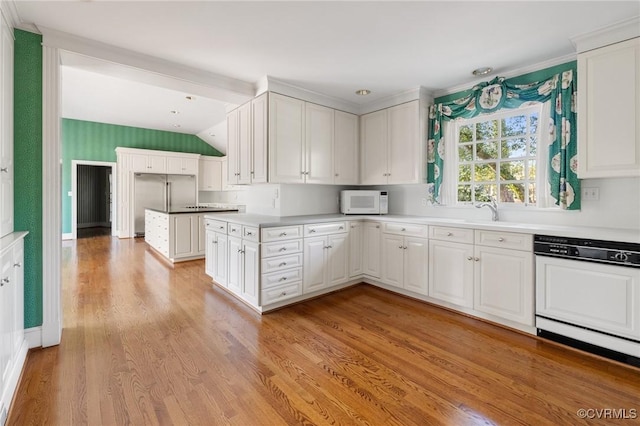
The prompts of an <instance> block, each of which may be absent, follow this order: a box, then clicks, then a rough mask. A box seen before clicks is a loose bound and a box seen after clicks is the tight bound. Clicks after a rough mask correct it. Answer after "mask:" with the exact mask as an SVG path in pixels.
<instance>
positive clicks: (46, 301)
mask: <svg viewBox="0 0 640 426" xmlns="http://www.w3.org/2000/svg"><path fill="white" fill-rule="evenodd" d="M60 88H61V81H60V51H59V50H58V49H57V48H55V47H48V46H43V47H42V212H43V215H42V346H43V347H47V346H53V345H57V344H59V343H60V338H61V335H62V301H61V278H62V276H61V256H60V252H61V243H60V241H61V239H62V230H61V226H60V223H61V221H62V220H61V216H62V197H61V195H62V194H61V192H62V184H61V177H60V176H61V168H62V164H61V161H62V160H61V157H62V156H61V140H60V139H61V138H60V99H61V97H60Z"/></svg>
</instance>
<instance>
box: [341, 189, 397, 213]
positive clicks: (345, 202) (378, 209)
mask: <svg viewBox="0 0 640 426" xmlns="http://www.w3.org/2000/svg"><path fill="white" fill-rule="evenodd" d="M340 212H341V213H342V214H387V213H389V196H388V195H387V191H341V192H340Z"/></svg>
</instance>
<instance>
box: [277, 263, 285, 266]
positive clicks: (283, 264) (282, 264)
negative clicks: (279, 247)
mask: <svg viewBox="0 0 640 426" xmlns="http://www.w3.org/2000/svg"><path fill="white" fill-rule="evenodd" d="M286 264H287V262H281V263H280V264H279V265H278V266H286Z"/></svg>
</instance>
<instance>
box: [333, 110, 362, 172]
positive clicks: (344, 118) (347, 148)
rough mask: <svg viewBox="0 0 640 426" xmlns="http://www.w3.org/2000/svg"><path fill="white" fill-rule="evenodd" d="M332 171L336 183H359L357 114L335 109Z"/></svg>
mask: <svg viewBox="0 0 640 426" xmlns="http://www.w3.org/2000/svg"><path fill="white" fill-rule="evenodd" d="M334 126H335V132H334V141H333V147H334V153H333V154H334V161H333V171H334V180H333V183H334V184H336V185H357V184H358V183H360V161H359V152H360V150H359V131H358V129H359V125H358V116H357V115H355V114H348V113H346V112H342V111H335V118H334Z"/></svg>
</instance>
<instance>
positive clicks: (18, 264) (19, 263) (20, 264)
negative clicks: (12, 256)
mask: <svg viewBox="0 0 640 426" xmlns="http://www.w3.org/2000/svg"><path fill="white" fill-rule="evenodd" d="M13 267H14V268H22V262H18V263H14V264H13Z"/></svg>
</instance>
